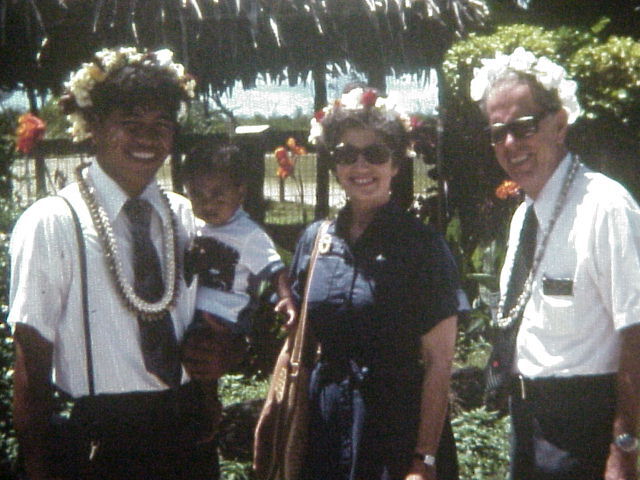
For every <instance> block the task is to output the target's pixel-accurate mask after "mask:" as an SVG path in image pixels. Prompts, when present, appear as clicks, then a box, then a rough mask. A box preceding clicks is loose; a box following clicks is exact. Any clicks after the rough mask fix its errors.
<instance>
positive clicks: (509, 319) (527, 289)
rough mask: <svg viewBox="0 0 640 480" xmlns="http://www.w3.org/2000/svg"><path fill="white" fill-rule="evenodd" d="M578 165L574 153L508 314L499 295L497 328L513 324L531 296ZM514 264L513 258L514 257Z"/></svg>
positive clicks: (503, 299) (503, 297) (504, 297)
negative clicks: (521, 285)
mask: <svg viewBox="0 0 640 480" xmlns="http://www.w3.org/2000/svg"><path fill="white" fill-rule="evenodd" d="M579 166H580V160H579V159H578V156H577V155H574V157H573V160H572V162H571V166H570V167H569V171H568V172H567V174H566V176H565V178H564V182H563V184H562V190H561V191H560V194H559V195H558V199H557V200H556V204H555V206H554V209H553V214H552V215H551V220H550V221H549V224H548V226H547V229H546V231H545V232H544V236H543V237H542V241H541V242H540V247H539V248H537V249H536V252H535V256H534V257H533V263H532V265H531V269H530V270H529V275H528V276H527V280H526V281H525V283H524V286H523V287H522V293H521V294H520V296H519V297H518V300H517V301H516V303H515V305H514V306H513V308H511V310H509V312H508V314H507V315H505V314H504V303H505V300H506V297H507V295H506V292H505V293H504V294H503V295H501V296H500V302H499V303H498V311H497V314H496V318H495V324H496V326H497V327H499V328H509V327H511V325H513V324H514V322H515V321H516V319H517V318H518V317H519V316H520V314H521V313H522V312H523V311H524V307H525V306H526V304H527V302H528V301H529V297H530V296H531V288H532V286H533V279H534V277H535V275H536V272H537V270H538V267H539V266H540V263H541V262H542V258H543V257H544V254H545V252H546V249H547V244H548V243H549V236H550V235H551V231H552V230H553V227H554V225H555V224H556V221H557V220H558V217H559V216H560V213H561V212H562V208H563V207H564V204H565V199H566V198H567V194H568V193H569V188H570V187H571V184H572V183H573V179H574V178H575V175H576V172H577V171H578V167H579ZM514 264H515V258H514ZM511 272H512V273H513V265H512V266H511Z"/></svg>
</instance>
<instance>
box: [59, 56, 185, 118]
mask: <svg viewBox="0 0 640 480" xmlns="http://www.w3.org/2000/svg"><path fill="white" fill-rule="evenodd" d="M89 96H90V98H91V103H92V105H91V106H90V107H86V108H80V107H79V106H78V104H77V103H76V101H75V99H74V98H73V96H72V95H64V96H63V97H62V98H61V99H60V105H61V107H62V110H63V112H64V113H65V114H70V113H74V112H77V113H80V114H82V115H83V116H84V117H85V119H86V120H90V118H92V117H93V118H97V119H103V118H106V117H107V116H108V115H109V114H110V113H111V112H113V111H114V110H116V109H120V110H125V111H132V110H133V109H134V108H136V107H154V108H165V109H166V110H167V111H168V112H169V114H170V115H171V118H172V119H173V120H175V121H176V122H177V120H178V111H179V110H180V104H181V102H183V101H188V100H189V99H188V98H187V95H186V93H185V90H184V89H183V87H182V86H181V85H180V83H179V81H178V78H177V77H176V75H175V73H173V72H171V71H170V70H168V69H167V68H164V67H160V66H158V65H156V64H153V63H147V62H140V63H134V64H129V65H126V66H124V67H122V68H121V69H119V70H116V71H114V72H112V73H110V74H109V75H108V76H107V78H105V79H104V81H102V82H99V83H97V84H96V85H95V86H94V87H93V89H92V90H91V91H90V92H89Z"/></svg>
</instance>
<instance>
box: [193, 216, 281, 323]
mask: <svg viewBox="0 0 640 480" xmlns="http://www.w3.org/2000/svg"><path fill="white" fill-rule="evenodd" d="M196 225H197V229H198V231H197V235H198V236H204V237H210V238H214V239H215V240H217V242H219V249H218V251H216V252H211V253H212V255H214V256H215V257H216V262H217V263H218V264H217V265H216V266H215V267H214V268H212V269H211V270H210V271H209V272H208V274H204V275H203V274H201V275H200V276H199V277H200V278H199V279H198V282H199V285H200V286H199V288H198V300H197V308H198V309H200V310H204V311H207V312H209V313H212V314H214V315H216V316H218V317H219V318H221V319H222V320H224V321H225V323H226V324H227V325H228V326H229V327H230V328H231V329H232V330H234V331H236V332H238V333H244V334H246V333H248V332H249V330H250V327H251V324H250V318H249V316H250V314H251V313H252V307H253V302H254V301H255V294H256V293H257V288H258V286H259V283H260V282H261V281H262V280H268V279H270V278H271V277H272V276H273V275H274V274H275V273H276V272H278V271H279V270H281V269H282V268H284V263H282V260H281V258H280V255H279V254H278V252H277V250H276V247H275V245H274V243H273V241H272V240H271V238H270V237H269V235H267V233H266V232H265V231H264V230H263V229H262V228H261V227H260V226H259V225H258V224H257V223H255V222H254V221H253V220H251V218H249V215H248V214H247V213H246V212H245V211H244V210H242V208H239V209H238V210H237V211H236V212H235V213H234V215H233V216H232V217H231V219H229V221H228V222H227V223H225V224H224V225H211V224H208V223H205V222H204V221H202V220H200V219H196Z"/></svg>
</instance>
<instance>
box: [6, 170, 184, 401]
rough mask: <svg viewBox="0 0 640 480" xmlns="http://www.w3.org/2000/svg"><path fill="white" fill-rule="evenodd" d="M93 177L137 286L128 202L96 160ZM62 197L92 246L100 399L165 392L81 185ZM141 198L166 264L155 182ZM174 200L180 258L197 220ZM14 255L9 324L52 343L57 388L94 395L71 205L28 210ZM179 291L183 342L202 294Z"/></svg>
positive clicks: (14, 240)
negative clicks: (90, 389)
mask: <svg viewBox="0 0 640 480" xmlns="http://www.w3.org/2000/svg"><path fill="white" fill-rule="evenodd" d="M87 176H88V180H89V183H90V185H93V186H94V187H95V196H96V199H97V200H98V202H99V203H100V205H102V207H103V208H104V210H105V212H106V214H107V216H108V217H109V220H110V222H111V225H112V227H113V231H114V235H115V237H116V242H117V247H118V251H119V257H120V259H121V261H122V266H123V270H124V275H125V276H126V278H127V279H128V281H129V282H131V284H132V285H133V263H132V260H131V256H132V245H131V235H130V232H129V228H128V224H129V220H128V217H127V216H126V214H125V212H124V211H122V206H123V205H124V203H125V202H126V201H127V199H128V196H127V194H126V193H125V192H124V191H123V190H122V189H121V188H120V187H119V186H118V184H117V183H116V182H115V181H114V180H113V179H111V177H109V176H108V175H107V174H106V173H105V172H104V171H103V170H102V169H101V168H100V167H99V165H98V164H97V162H93V163H92V165H91V166H90V167H89V169H88V174H87ZM60 195H63V196H65V197H66V198H67V199H69V200H70V201H71V203H72V205H73V206H74V208H75V209H76V212H77V213H78V216H79V218H80V222H81V224H82V228H83V232H84V238H85V242H86V253H87V277H88V297H89V317H90V325H91V327H90V328H91V337H92V349H93V365H94V378H95V387H96V393H102V392H113V393H115V392H130V391H150V390H162V389H165V388H167V387H166V385H164V383H163V382H162V381H160V380H159V379H158V378H157V377H156V376H155V375H153V374H150V373H149V372H147V370H146V368H145V366H144V360H143V357H142V352H141V349H140V334H139V329H138V322H137V318H136V315H135V314H133V313H132V312H130V311H129V310H127V308H126V307H125V305H124V303H123V301H122V299H121V297H120V296H119V294H118V293H117V290H116V287H115V283H114V280H113V278H112V275H111V273H110V272H109V269H108V265H107V261H106V257H105V252H104V249H103V247H102V244H101V241H100V239H99V237H98V234H97V232H96V229H95V227H94V225H93V222H92V220H91V217H90V215H89V210H88V208H87V206H86V204H85V203H84V201H83V200H82V197H81V196H80V193H79V190H78V186H77V184H75V183H74V184H72V185H69V186H68V187H66V188H64V189H63V190H62V191H61V192H60ZM141 197H142V198H144V199H146V200H148V201H149V202H150V203H151V205H152V206H153V213H152V219H151V237H152V239H153V242H154V245H155V247H156V250H157V251H158V256H159V257H160V259H161V262H162V263H163V265H164V259H165V254H164V251H163V241H162V238H163V236H162V231H163V228H165V227H166V226H167V225H168V224H169V222H171V218H169V215H167V212H166V208H163V200H162V198H161V193H160V190H159V187H158V185H157V183H156V182H155V181H154V182H152V183H150V184H149V185H148V186H147V188H146V189H145V190H144V192H143V193H142V195H141ZM169 199H170V204H171V209H172V211H173V213H174V215H175V216H176V218H177V226H178V229H177V235H178V242H179V248H178V251H179V252H180V255H182V252H184V249H185V246H186V243H187V241H188V240H189V238H190V237H191V236H192V235H193V232H194V231H195V223H194V217H193V214H192V212H191V206H190V203H189V202H188V200H186V199H185V198H184V197H182V196H180V195H177V194H174V193H169ZM10 254H11V288H10V313H9V318H8V321H9V323H10V324H11V325H12V326H13V327H14V328H15V325H16V324H17V323H24V324H27V325H29V326H31V327H33V328H35V329H36V330H37V331H38V332H39V333H40V334H41V335H42V336H43V337H44V338H45V339H46V340H48V341H49V342H51V343H52V344H53V346H54V351H53V375H54V382H55V384H56V385H57V386H58V387H59V388H61V389H62V390H64V391H65V392H67V393H69V394H71V395H73V396H74V397H77V396H80V395H86V394H88V386H87V385H88V383H87V370H86V352H85V347H84V341H85V336H84V328H83V316H82V295H81V281H80V268H79V260H78V258H79V257H78V244H77V241H76V235H75V226H74V223H73V219H72V217H71V214H70V212H69V207H68V206H67V205H66V204H65V203H64V201H63V200H62V199H60V198H56V197H48V198H44V199H41V200H38V201H37V202H35V203H34V204H33V205H31V206H30V207H29V208H28V209H27V210H26V211H25V212H24V214H23V215H22V216H21V217H20V218H19V220H18V222H17V224H16V226H15V228H14V230H13V233H12V235H11V243H10ZM179 285H180V291H179V297H178V300H177V302H176V306H175V307H174V308H173V309H172V310H171V316H172V318H173V322H174V326H175V331H176V335H177V337H178V340H180V339H181V338H182V335H183V333H184V331H185V328H186V327H187V325H188V324H189V323H190V322H191V319H192V316H193V311H194V308H195V293H196V288H195V282H194V285H191V287H190V288H187V287H186V285H185V282H184V279H183V278H181V279H180V282H179ZM185 376H186V374H184V375H183V380H184V377H185Z"/></svg>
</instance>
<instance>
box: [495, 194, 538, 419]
mask: <svg viewBox="0 0 640 480" xmlns="http://www.w3.org/2000/svg"><path fill="white" fill-rule="evenodd" d="M537 230H538V219H537V218H536V212H535V210H534V209H533V205H531V206H530V207H529V208H528V209H527V212H526V213H525V216H524V222H523V223H522V229H521V230H520V239H519V242H518V247H517V248H516V253H515V258H514V261H513V269H512V270H511V276H510V278H509V283H508V284H507V293H506V296H505V302H504V307H503V308H504V310H503V311H504V314H505V315H508V314H509V312H510V310H511V309H512V308H513V307H514V306H515V304H516V303H517V301H518V297H520V295H521V294H522V290H523V288H524V284H525V282H526V281H527V277H528V276H529V272H530V271H531V266H532V264H533V256H534V253H535V250H536V231H537ZM522 313H523V312H522V311H520V312H518V316H517V318H515V319H514V320H513V321H512V322H511V324H510V325H509V326H508V327H506V328H497V329H495V330H494V331H493V340H492V343H493V349H492V351H491V356H490V358H489V367H490V368H488V369H487V370H486V371H485V375H486V385H487V392H486V393H487V396H486V402H487V405H489V406H490V408H492V409H502V408H504V405H502V402H503V401H504V400H505V399H506V395H504V393H508V392H509V388H510V379H511V372H512V370H513V361H514V360H515V352H516V341H517V338H518V330H519V329H520V322H521V320H522Z"/></svg>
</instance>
